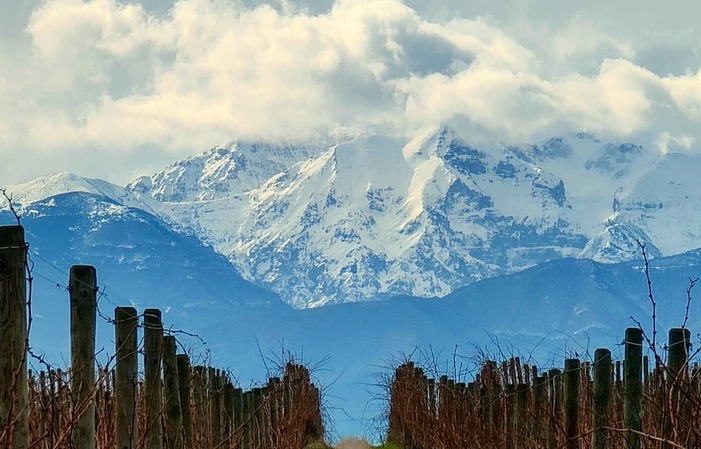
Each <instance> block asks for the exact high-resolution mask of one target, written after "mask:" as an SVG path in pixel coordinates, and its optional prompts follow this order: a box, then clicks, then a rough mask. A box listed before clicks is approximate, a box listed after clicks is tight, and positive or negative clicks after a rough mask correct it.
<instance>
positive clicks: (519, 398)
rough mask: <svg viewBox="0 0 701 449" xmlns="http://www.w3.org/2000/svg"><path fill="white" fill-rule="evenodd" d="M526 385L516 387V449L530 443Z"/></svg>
mask: <svg viewBox="0 0 701 449" xmlns="http://www.w3.org/2000/svg"><path fill="white" fill-rule="evenodd" d="M528 388H529V387H528V384H525V383H522V384H518V385H516V417H515V420H516V438H515V443H516V446H515V447H517V448H523V447H526V445H527V444H528V443H529V441H530V435H529V434H528V430H529V429H528Z"/></svg>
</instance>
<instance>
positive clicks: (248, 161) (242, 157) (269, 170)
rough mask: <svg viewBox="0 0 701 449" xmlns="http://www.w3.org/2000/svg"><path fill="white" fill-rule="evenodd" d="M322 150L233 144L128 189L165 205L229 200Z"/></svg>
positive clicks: (309, 146) (308, 146) (319, 147)
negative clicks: (146, 195) (147, 195)
mask: <svg viewBox="0 0 701 449" xmlns="http://www.w3.org/2000/svg"><path fill="white" fill-rule="evenodd" d="M322 150H323V145H321V144H318V143H309V144H305V145H302V144H289V145H272V144H269V143H262V142H243V141H239V140H235V141H233V142H231V143H229V144H227V145H225V146H221V147H215V148H212V149H211V150H209V151H207V152H206V153H204V154H201V155H199V156H193V157H190V158H187V159H185V160H184V161H179V162H175V163H174V164H172V165H170V166H169V167H167V168H166V169H165V170H163V171H161V172H159V173H156V174H155V175H153V176H150V177H149V176H143V177H141V178H139V179H137V180H136V181H134V182H132V183H130V184H129V185H128V186H127V188H128V189H129V190H132V191H135V192H140V193H146V194H149V195H151V196H152V197H153V198H155V199H157V200H158V201H161V202H166V203H181V202H194V201H205V200H218V199H223V198H230V197H231V196H234V195H238V194H241V193H244V192H248V191H249V190H252V189H255V188H256V187H258V186H260V185H261V184H263V183H264V182H266V181H267V180H269V179H270V178H272V177H273V176H275V175H277V174H278V173H280V172H282V171H284V170H286V169H287V168H289V167H290V166H292V165H294V164H295V163H297V162H300V161H303V160H306V159H311V158H313V157H316V156H318V155H319V153H321V151H322Z"/></svg>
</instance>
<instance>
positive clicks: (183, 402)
mask: <svg viewBox="0 0 701 449" xmlns="http://www.w3.org/2000/svg"><path fill="white" fill-rule="evenodd" d="M177 363H178V389H179V391H180V407H181V408H182V410H183V431H184V432H185V447H186V448H187V449H192V447H193V444H194V437H193V430H192V412H191V408H190V383H191V380H190V357H188V356H187V354H178V355H177Z"/></svg>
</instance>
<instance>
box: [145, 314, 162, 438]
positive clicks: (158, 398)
mask: <svg viewBox="0 0 701 449" xmlns="http://www.w3.org/2000/svg"><path fill="white" fill-rule="evenodd" d="M162 356H163V322H162V321H161V311H160V310H158V309H146V310H145V311H144V395H145V406H146V423H145V426H146V428H145V429H144V433H145V436H146V439H145V441H146V447H145V449H162V448H163V428H162V427H161V426H162V423H161V415H162V413H161V411H162V394H161V360H162Z"/></svg>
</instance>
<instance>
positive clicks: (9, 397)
mask: <svg viewBox="0 0 701 449" xmlns="http://www.w3.org/2000/svg"><path fill="white" fill-rule="evenodd" d="M26 263H27V247H26V243H25V241H24V228H22V227H21V226H0V436H1V435H3V433H4V432H7V433H6V434H5V435H4V436H5V441H0V444H7V445H8V447H10V448H12V449H26V448H27V446H29V408H28V405H29V384H28V383H27V349H28V348H27V284H26V278H25V276H26V271H25V269H26ZM10 438H11V439H10Z"/></svg>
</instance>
